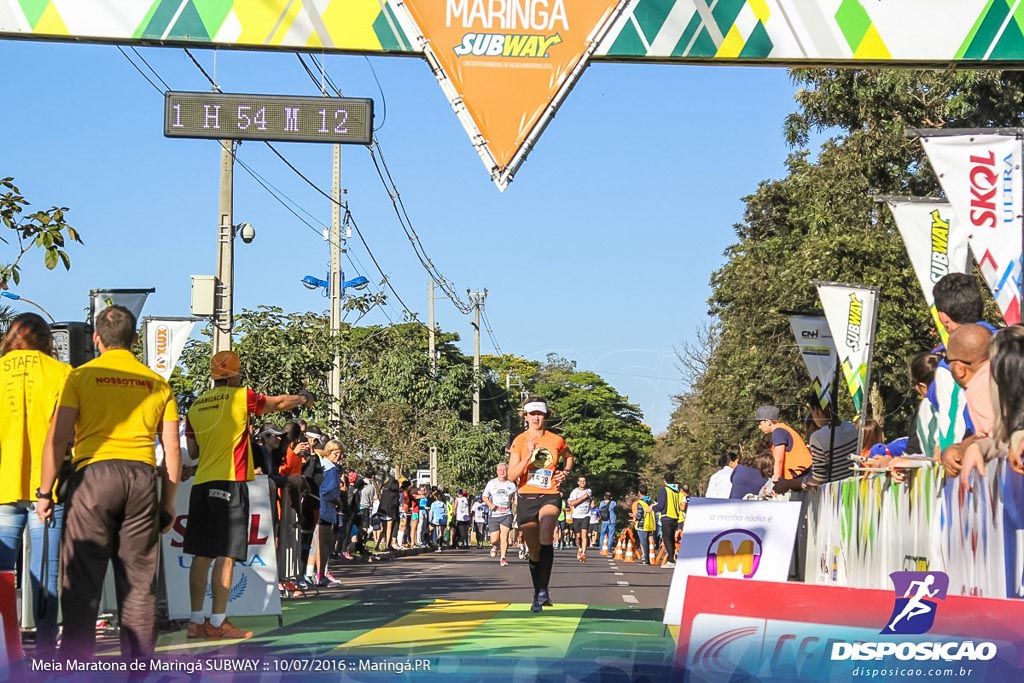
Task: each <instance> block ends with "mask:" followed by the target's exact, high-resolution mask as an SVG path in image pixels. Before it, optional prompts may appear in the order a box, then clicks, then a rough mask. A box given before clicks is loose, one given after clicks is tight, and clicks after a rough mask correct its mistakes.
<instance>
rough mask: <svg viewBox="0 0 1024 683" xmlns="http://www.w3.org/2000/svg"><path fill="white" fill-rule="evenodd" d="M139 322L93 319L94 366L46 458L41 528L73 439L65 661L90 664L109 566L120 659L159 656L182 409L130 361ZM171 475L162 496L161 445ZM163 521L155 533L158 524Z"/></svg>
mask: <svg viewBox="0 0 1024 683" xmlns="http://www.w3.org/2000/svg"><path fill="white" fill-rule="evenodd" d="M136 338H137V335H136V334H135V316H134V315H133V314H132V312H131V311H129V310H128V309H127V308H125V307H124V306H110V307H108V308H105V309H103V310H102V311H100V313H99V314H97V316H96V332H95V334H93V342H94V343H95V344H96V346H97V348H99V350H100V356H99V358H95V359H93V360H91V361H89V362H88V363H85V364H84V365H81V366H79V367H77V368H75V369H74V370H72V371H71V374H70V375H69V376H68V379H67V382H66V383H65V385H64V391H63V392H62V393H61V397H60V402H59V403H58V408H57V417H56V419H55V420H54V423H53V426H52V428H51V429H50V434H49V436H48V437H47V439H46V446H45V448H44V449H43V471H42V481H41V483H40V485H39V489H40V490H39V491H38V492H37V495H38V496H39V498H38V501H37V502H36V513H37V514H38V515H39V519H40V520H46V519H47V518H49V517H50V516H51V515H52V514H53V506H52V501H51V500H50V499H49V496H50V495H51V494H52V493H53V484H54V481H55V480H56V478H57V468H58V466H59V465H60V461H61V459H62V458H63V457H64V452H65V450H66V449H65V445H66V444H67V443H68V441H70V440H71V438H72V434H73V435H74V441H75V451H74V457H73V459H72V465H74V468H75V473H74V476H72V478H71V491H72V493H71V500H70V501H69V502H68V504H67V509H66V510H65V511H64V512H65V514H64V537H63V538H62V539H61V547H60V551H61V565H62V567H63V570H64V574H63V576H64V579H63V581H62V582H61V610H62V612H63V615H64V637H63V640H62V644H61V652H62V654H63V655H64V656H65V657H68V658H75V659H79V660H87V659H91V658H92V656H93V651H94V650H95V649H96V615H97V612H98V610H99V603H100V595H101V594H102V592H103V578H104V577H105V576H106V574H107V564H108V562H113V565H114V583H115V585H116V588H117V610H118V614H119V615H120V622H121V656H122V657H124V658H126V659H146V658H148V657H149V656H150V655H152V654H153V649H154V648H155V646H156V636H157V619H156V587H157V565H158V550H159V545H158V540H159V535H160V534H159V533H158V532H161V531H167V530H168V529H170V528H171V523H172V522H173V520H174V491H175V489H176V488H177V486H178V478H179V476H180V475H181V447H180V442H179V440H178V407H177V405H176V404H175V402H174V394H173V393H171V387H170V386H169V385H168V384H167V382H166V381H165V380H164V379H163V378H162V377H161V376H160V375H158V374H156V373H155V372H153V371H152V370H150V369H149V368H147V367H146V366H145V365H143V364H142V363H140V362H139V361H138V360H136V359H135V356H133V355H132V352H131V347H132V344H134V343H135V340H136ZM157 434H159V435H160V440H161V442H162V443H163V447H164V465H165V467H166V471H167V475H166V478H165V480H164V485H163V488H162V491H161V494H158V493H157V488H158V479H159V478H160V476H159V475H158V474H157V468H156V453H155V447H156V435H157ZM158 513H159V517H160V519H161V523H160V526H161V527H162V528H158V525H157V517H158Z"/></svg>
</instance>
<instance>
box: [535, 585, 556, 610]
mask: <svg viewBox="0 0 1024 683" xmlns="http://www.w3.org/2000/svg"><path fill="white" fill-rule="evenodd" d="M537 600H539V601H540V604H541V605H543V606H544V607H554V606H555V603H553V602H551V593H550V592H549V591H548V589H547V588H541V589H540V590H539V591H537Z"/></svg>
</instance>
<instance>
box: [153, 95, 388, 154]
mask: <svg viewBox="0 0 1024 683" xmlns="http://www.w3.org/2000/svg"><path fill="white" fill-rule="evenodd" d="M164 135H165V136H166V137H169V138H204V139H211V140H268V141H270V140H272V141H277V142H331V143H340V144H358V145H368V144H370V142H371V141H372V140H373V100H371V99H369V98H364V97H297V96H294V97H293V96H291V95H237V94H226V93H200V92H168V93H167V94H166V96H165V98H164Z"/></svg>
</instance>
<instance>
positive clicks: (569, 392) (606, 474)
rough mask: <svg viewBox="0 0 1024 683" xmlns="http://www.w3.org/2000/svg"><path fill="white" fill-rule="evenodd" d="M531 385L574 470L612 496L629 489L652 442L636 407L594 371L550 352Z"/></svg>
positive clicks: (633, 483) (637, 475)
mask: <svg viewBox="0 0 1024 683" xmlns="http://www.w3.org/2000/svg"><path fill="white" fill-rule="evenodd" d="M531 389H532V390H531V393H533V394H536V395H537V396H540V397H543V398H544V399H546V400H547V403H548V406H549V409H550V410H551V416H550V417H551V419H550V421H549V422H550V424H549V425H548V427H549V428H550V429H551V430H552V431H554V432H557V433H559V434H561V436H562V437H563V438H564V439H565V440H566V441H567V442H568V444H569V448H570V449H571V450H572V451H573V453H574V454H575V455H576V463H577V464H576V465H575V467H576V469H577V471H579V472H580V473H581V474H584V475H586V476H588V477H589V478H590V479H592V481H591V482H590V483H591V484H592V485H593V486H594V488H603V489H606V490H609V491H611V492H612V493H613V494H615V495H616V496H621V495H622V494H624V493H625V492H626V491H627V490H629V489H632V488H635V486H636V485H637V483H638V482H639V480H640V471H641V465H642V464H643V463H644V461H645V460H646V459H647V457H648V456H649V455H650V452H651V449H652V448H653V446H654V438H653V436H652V435H651V429H650V427H648V426H647V425H645V424H644V423H643V413H642V412H641V411H640V408H638V407H637V406H636V405H634V404H632V403H630V402H629V400H628V399H627V398H626V397H624V396H622V395H621V394H619V392H617V391H616V390H615V389H614V388H613V387H612V386H611V385H609V384H608V383H607V382H605V381H604V379H602V378H601V377H600V376H599V375H598V374H596V373H594V372H586V371H578V370H576V364H575V362H573V361H569V360H566V359H565V358H561V357H558V356H555V355H550V356H548V359H547V362H546V363H544V365H542V366H541V368H540V370H539V372H538V373H537V375H536V376H535V378H534V381H533V382H532V383H531Z"/></svg>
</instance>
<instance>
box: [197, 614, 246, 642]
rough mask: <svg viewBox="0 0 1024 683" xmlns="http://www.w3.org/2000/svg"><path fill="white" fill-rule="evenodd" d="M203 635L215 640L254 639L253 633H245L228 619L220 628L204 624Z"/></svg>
mask: <svg viewBox="0 0 1024 683" xmlns="http://www.w3.org/2000/svg"><path fill="white" fill-rule="evenodd" d="M203 635H204V636H205V637H206V638H212V639H214V640H222V639H230V640H235V639H242V638H252V631H243V630H242V629H240V628H238V627H237V626H235V625H234V624H232V623H231V622H230V621H228V620H227V619H225V620H224V623H223V624H221V625H220V626H214V625H213V624H204V628H203Z"/></svg>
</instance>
